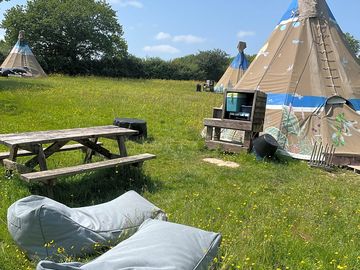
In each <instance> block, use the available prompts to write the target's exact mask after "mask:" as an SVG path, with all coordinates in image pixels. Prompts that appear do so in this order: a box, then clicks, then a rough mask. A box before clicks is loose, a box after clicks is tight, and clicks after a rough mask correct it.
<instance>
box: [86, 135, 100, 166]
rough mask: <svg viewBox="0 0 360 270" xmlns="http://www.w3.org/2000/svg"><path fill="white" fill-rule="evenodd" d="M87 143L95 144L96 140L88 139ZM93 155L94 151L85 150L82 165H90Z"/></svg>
mask: <svg viewBox="0 0 360 270" xmlns="http://www.w3.org/2000/svg"><path fill="white" fill-rule="evenodd" d="M89 141H91V142H93V143H95V144H96V143H97V141H98V138H94V139H90V140H89ZM94 154H95V151H94V150H92V149H91V148H87V150H86V154H85V159H84V163H90V162H91V159H92V157H93V155H94Z"/></svg>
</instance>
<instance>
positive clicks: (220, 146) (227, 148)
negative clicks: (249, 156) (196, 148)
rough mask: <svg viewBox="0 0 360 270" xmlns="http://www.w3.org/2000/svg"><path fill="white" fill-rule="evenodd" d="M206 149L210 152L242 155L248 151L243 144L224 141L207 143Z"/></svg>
mask: <svg viewBox="0 0 360 270" xmlns="http://www.w3.org/2000/svg"><path fill="white" fill-rule="evenodd" d="M205 144H206V147H207V148H208V149H210V150H221V151H224V152H229V153H240V152H242V151H248V149H247V148H246V147H244V146H243V145H242V144H235V143H229V142H224V141H206V142H205Z"/></svg>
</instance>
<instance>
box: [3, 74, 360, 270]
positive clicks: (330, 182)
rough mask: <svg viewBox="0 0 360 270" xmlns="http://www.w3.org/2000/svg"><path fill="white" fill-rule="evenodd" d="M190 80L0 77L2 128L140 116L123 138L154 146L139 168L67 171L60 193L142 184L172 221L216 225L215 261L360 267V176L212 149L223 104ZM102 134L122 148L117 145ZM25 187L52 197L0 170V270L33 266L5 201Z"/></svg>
mask: <svg viewBox="0 0 360 270" xmlns="http://www.w3.org/2000/svg"><path fill="white" fill-rule="evenodd" d="M195 85H196V82H191V81H162V80H127V79H107V78H96V77H66V76H50V77H48V78H44V79H36V80H35V79H20V78H0V133H10V132H20V131H35V130H47V129H61V128H75V127H88V126H96V125H108V124H112V122H113V119H114V118H115V117H134V118H140V119H144V120H146V121H147V126H148V135H149V138H148V139H147V140H145V141H143V142H142V143H135V142H132V141H128V142H127V146H128V152H129V153H130V154H137V153H144V152H148V153H153V154H156V155H157V158H156V159H155V160H151V161H147V162H145V163H144V167H143V169H142V170H141V171H138V170H136V169H123V168H119V169H116V170H111V169H110V170H103V171H98V172H94V173H89V174H83V175H77V176H73V177H67V178H63V179H60V180H59V181H58V184H57V185H56V186H55V188H54V193H55V199H56V200H58V201H60V202H62V203H65V204H66V205H68V206H71V207H79V206H85V205H92V204H97V203H101V202H105V201H108V200H111V199H113V198H115V197H117V196H119V195H121V194H122V193H123V192H125V191H126V190H130V189H133V190H136V191H137V192H139V193H140V194H141V195H142V196H144V197H145V198H147V199H148V200H150V201H151V202H153V203H154V204H155V205H157V206H159V207H160V208H162V209H164V210H165V211H166V212H167V213H168V215H169V220H170V221H172V222H177V223H182V224H186V225H190V226H195V227H198V228H202V229H205V230H210V231H215V232H221V234H222V236H223V241H222V245H221V249H220V251H219V256H218V257H217V258H216V259H215V260H214V265H213V268H214V269H276V270H284V269H360V241H359V240H360V177H359V176H358V175H356V174H354V173H351V172H348V171H345V170H340V169H338V170H336V171H334V172H331V173H329V172H325V171H322V170H319V169H312V168H309V167H308V165H307V164H306V163H305V162H301V161H296V160H291V159H284V158H281V159H277V160H267V161H257V160H256V158H255V157H254V156H253V155H251V154H247V153H241V154H224V153H221V152H219V151H209V150H207V149H206V148H205V145H204V139H202V138H201V136H200V132H201V130H202V128H203V119H204V118H205V117H209V116H211V114H212V107H214V106H218V105H220V104H221V102H222V95H218V94H213V93H205V92H201V93H198V92H195ZM104 143H105V144H109V145H110V147H113V148H114V149H116V145H115V144H114V143H113V142H111V141H106V140H105V141H104ZM5 150H6V148H4V147H1V148H0V151H5ZM82 157H83V153H81V152H80V151H78V152H73V153H69V152H66V153H59V154H58V155H55V156H54V157H52V158H51V160H50V163H49V167H60V166H64V165H73V164H79V163H81V160H82ZM207 157H215V158H220V159H223V160H226V161H234V162H237V163H239V164H240V167H239V168H236V169H233V168H225V167H217V166H214V165H212V164H208V163H205V162H203V161H202V159H203V158H207ZM30 194H40V195H45V189H44V188H43V187H42V186H41V185H38V184H32V185H29V184H26V183H23V182H22V181H21V180H19V178H18V177H17V176H15V177H13V178H12V179H7V178H6V177H5V172H4V169H3V168H2V167H0V269H4V270H10V269H34V268H35V266H36V264H35V263H34V262H30V261H29V260H27V258H26V256H25V255H24V254H23V253H22V252H21V251H20V250H19V249H18V248H17V246H16V245H15V243H14V242H13V240H12V239H11V236H10V235H9V233H8V231H7V226H6V211H7V208H8V207H9V206H10V205H11V204H12V203H13V202H15V201H16V200H18V199H20V198H22V197H25V196H28V195H30ZM64 253H65V252H64ZM87 259H89V258H87ZM64 260H66V255H64ZM85 260H86V259H85Z"/></svg>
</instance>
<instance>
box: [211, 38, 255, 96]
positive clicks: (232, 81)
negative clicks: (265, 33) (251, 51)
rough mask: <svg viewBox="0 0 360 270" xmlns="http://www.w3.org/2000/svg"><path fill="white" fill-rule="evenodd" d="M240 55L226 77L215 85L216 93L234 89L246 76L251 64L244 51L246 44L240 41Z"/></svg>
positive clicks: (226, 72)
mask: <svg viewBox="0 0 360 270" xmlns="http://www.w3.org/2000/svg"><path fill="white" fill-rule="evenodd" d="M237 48H238V51H239V53H238V54H237V56H236V57H235V58H234V59H233V61H232V62H231V64H230V66H229V67H228V68H227V69H226V71H225V73H224V75H223V76H222V77H221V79H220V80H219V81H218V83H217V84H216V85H215V88H214V90H215V92H220V93H221V92H224V91H225V90H226V89H232V88H234V86H235V85H236V84H237V83H238V81H239V80H240V79H241V77H242V76H243V75H244V73H245V71H246V70H247V68H248V67H249V62H248V60H247V59H246V56H245V53H244V50H245V49H246V43H245V42H243V41H240V42H239V44H238V46H237Z"/></svg>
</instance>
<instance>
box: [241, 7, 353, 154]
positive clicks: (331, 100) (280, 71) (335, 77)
mask: <svg viewBox="0 0 360 270" xmlns="http://www.w3.org/2000/svg"><path fill="white" fill-rule="evenodd" d="M235 88H236V89H259V90H261V91H264V92H266V93H267V97H268V99H267V106H266V116H265V122H264V131H265V132H266V133H269V134H271V135H273V136H274V137H275V138H276V139H277V140H278V142H279V143H280V145H281V146H282V148H283V149H284V150H286V151H287V152H288V153H290V154H291V155H292V156H294V157H299V158H309V157H310V154H311V152H312V149H313V146H314V144H315V142H318V143H322V144H328V145H333V146H335V147H336V153H337V154H338V155H339V154H340V155H341V154H344V155H360V115H359V114H358V113H357V112H360V66H359V63H358V62H357V59H356V56H355V55H354V54H353V53H352V52H351V51H350V50H349V47H348V45H347V41H346V40H345V37H344V34H343V32H342V31H341V29H340V27H339V25H338V24H337V22H336V20H335V17H334V16H333V14H332V12H331V11H330V9H329V7H328V5H327V3H326V1H325V0H293V1H292V3H291V5H290V7H289V9H288V10H287V12H286V13H285V15H284V16H283V17H282V19H281V20H280V22H279V24H278V25H277V26H276V27H275V29H274V31H273V32H272V34H271V36H270V38H269V39H268V41H267V42H266V44H265V45H264V46H263V48H262V49H261V50H260V52H259V53H258V55H257V57H256V58H255V60H254V61H253V63H252V64H251V66H250V67H249V69H248V70H247V71H246V73H245V74H244V76H243V77H242V78H241V79H240V81H239V82H238V84H237V85H236V86H235Z"/></svg>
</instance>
